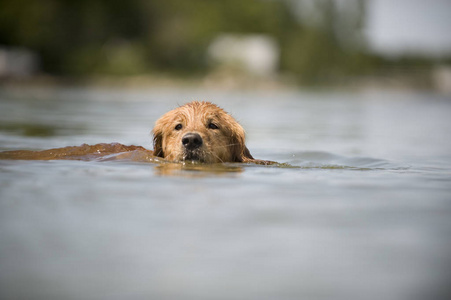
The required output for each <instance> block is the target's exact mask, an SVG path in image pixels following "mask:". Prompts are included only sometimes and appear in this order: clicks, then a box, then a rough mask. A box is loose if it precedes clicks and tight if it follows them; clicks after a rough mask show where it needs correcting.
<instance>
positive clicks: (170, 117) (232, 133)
mask: <svg viewBox="0 0 451 300" xmlns="http://www.w3.org/2000/svg"><path fill="white" fill-rule="evenodd" d="M153 135H154V155H155V156H159V157H163V158H165V159H167V160H170V161H185V160H189V161H199V162H204V163H219V162H243V161H246V160H250V159H253V158H252V156H251V155H250V153H249V150H248V149H247V148H246V146H245V136H244V130H243V128H242V127H241V125H239V124H238V122H236V121H235V119H234V118H233V117H232V116H230V115H229V114H227V113H226V112H225V111H224V110H222V109H221V108H219V107H218V106H216V105H214V104H212V103H209V102H197V101H194V102H190V103H188V104H185V105H183V106H181V107H178V108H176V109H174V110H171V111H169V112H168V113H166V114H164V115H163V116H162V117H161V118H160V119H159V120H158V121H157V122H156V123H155V127H154V129H153Z"/></svg>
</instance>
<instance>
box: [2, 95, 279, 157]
mask: <svg viewBox="0 0 451 300" xmlns="http://www.w3.org/2000/svg"><path fill="white" fill-rule="evenodd" d="M152 133H153V146H154V150H153V152H152V151H149V150H146V149H144V148H142V147H139V146H138V147H137V146H125V145H121V144H116V143H113V144H97V145H93V146H89V145H82V146H78V147H65V148H58V149H49V150H44V151H7V152H2V153H0V159H1V158H3V159H44V160H49V159H81V160H90V159H98V158H102V157H104V156H105V155H109V156H111V154H114V153H121V154H124V153H125V154H126V153H131V152H134V155H133V156H132V157H135V158H138V159H139V158H142V157H145V158H148V157H149V156H154V157H159V158H163V159H165V160H167V161H174V162H185V161H195V162H201V163H224V162H253V163H258V164H272V163H273V162H271V161H264V160H258V159H254V158H253V157H252V155H251V154H250V152H249V150H248V149H247V147H246V145H245V134H244V129H243V127H241V125H240V124H238V122H237V121H235V119H234V118H233V117H232V116H231V115H229V114H228V113H226V112H225V111H224V110H223V109H222V108H220V107H218V106H217V105H215V104H213V103H210V102H199V101H193V102H190V103H187V104H185V105H183V106H180V107H178V108H176V109H173V110H171V111H169V112H167V113H166V114H164V115H163V116H162V117H161V118H160V119H158V120H157V121H156V123H155V127H154V129H153V130H152ZM149 154H150V155H149ZM126 156H127V155H125V157H126ZM117 158H124V155H121V156H118V157H117Z"/></svg>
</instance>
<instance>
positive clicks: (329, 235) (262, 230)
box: [0, 88, 451, 300]
mask: <svg viewBox="0 0 451 300" xmlns="http://www.w3.org/2000/svg"><path fill="white" fill-rule="evenodd" d="M25 93H28V94H25ZM192 99H205V100H212V101H214V102H217V104H219V105H220V106H222V107H224V108H225V109H226V110H227V111H229V112H231V113H232V114H233V115H234V117H236V118H237V119H238V120H239V121H240V122H241V124H242V125H243V127H244V128H245V129H246V130H247V138H248V142H247V146H248V148H249V149H250V151H251V153H252V155H253V156H254V157H256V158H259V159H265V160H272V161H277V162H279V163H278V164H274V165H269V166H264V165H258V164H243V163H227V164H212V165H206V164H199V163H191V162H185V163H171V162H167V161H164V160H161V159H156V158H155V157H153V156H152V155H151V154H152V153H151V151H149V150H146V149H151V148H152V145H151V144H152V138H151V136H150V134H149V133H150V130H151V129H152V126H153V123H154V121H155V120H156V119H157V118H158V117H159V116H160V115H161V114H163V113H165V112H166V111H168V110H170V109H172V108H174V107H175V106H177V104H182V103H184V102H185V100H186V101H189V100H192ZM450 114H451V101H449V99H447V98H445V97H443V96H440V95H431V94H421V93H410V94H403V93H382V92H377V93H368V94H365V93H363V94H359V93H357V94H353V93H338V92H334V93H300V92H270V93H265V94H263V93H258V92H229V91H227V92H220V91H199V90H177V91H174V90H171V91H168V90H145V91H121V90H101V89H64V88H61V89H55V90H52V89H47V90H41V91H39V92H33V91H27V90H25V91H14V92H11V91H9V92H8V91H1V90H0V119H1V121H0V122H1V124H36V125H38V126H40V125H42V126H43V128H47V127H46V126H48V128H55V130H51V129H49V131H48V135H46V134H35V135H33V134H31V135H26V134H24V130H25V129H22V128H12V127H9V128H5V127H1V129H0V150H1V151H12V152H6V153H5V152H3V153H1V154H0V157H1V158H3V159H2V160H0V299H69V300H71V299H74V300H75V299H109V300H110V299H193V300H194V299H195V300H199V299H258V300H262V299H290V300H291V299H334V300H337V299H338V300H340V299H346V300H349V299H359V300H360V299H365V300H368V299H369V300H372V299H374V300H376V299H377V300H379V299H389V300H404V299H405V300H411V299H413V300H420V299H449V298H450V297H449V296H450V288H449V278H451V265H450V261H451V256H450V253H451V240H450V239H449V235H450V234H449V233H450V231H451V201H450V199H451V155H450V153H451V137H450V135H449V128H451V118H449V116H450ZM6 127H7V126H6ZM80 128H83V130H82V131H81V130H79V129H80ZM105 142H106V143H107V144H99V143H105ZM112 142H117V143H112ZM84 143H87V144H90V145H91V146H89V145H82V144H84ZM68 145H82V146H79V147H67V146H68ZM124 145H140V146H124ZM61 147H63V148H61ZM55 148H60V149H59V150H54V149H55ZM46 149H47V150H46ZM48 149H50V150H48ZM27 150H38V151H37V152H30V151H27ZM61 158H70V159H61Z"/></svg>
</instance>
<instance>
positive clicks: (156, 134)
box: [152, 125, 164, 158]
mask: <svg viewBox="0 0 451 300" xmlns="http://www.w3.org/2000/svg"><path fill="white" fill-rule="evenodd" d="M152 134H153V155H154V156H157V157H163V158H164V153H163V130H162V128H161V126H158V125H155V127H154V129H153V130H152Z"/></svg>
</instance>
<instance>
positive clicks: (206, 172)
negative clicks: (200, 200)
mask: <svg viewBox="0 0 451 300" xmlns="http://www.w3.org/2000/svg"><path fill="white" fill-rule="evenodd" d="M155 170H156V174H158V175H162V176H183V177H209V176H221V175H226V176H230V175H232V174H233V173H241V172H243V167H242V166H241V164H239V163H227V164H202V163H196V162H183V163H170V162H162V163H160V164H158V165H157V166H156V168H155Z"/></svg>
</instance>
